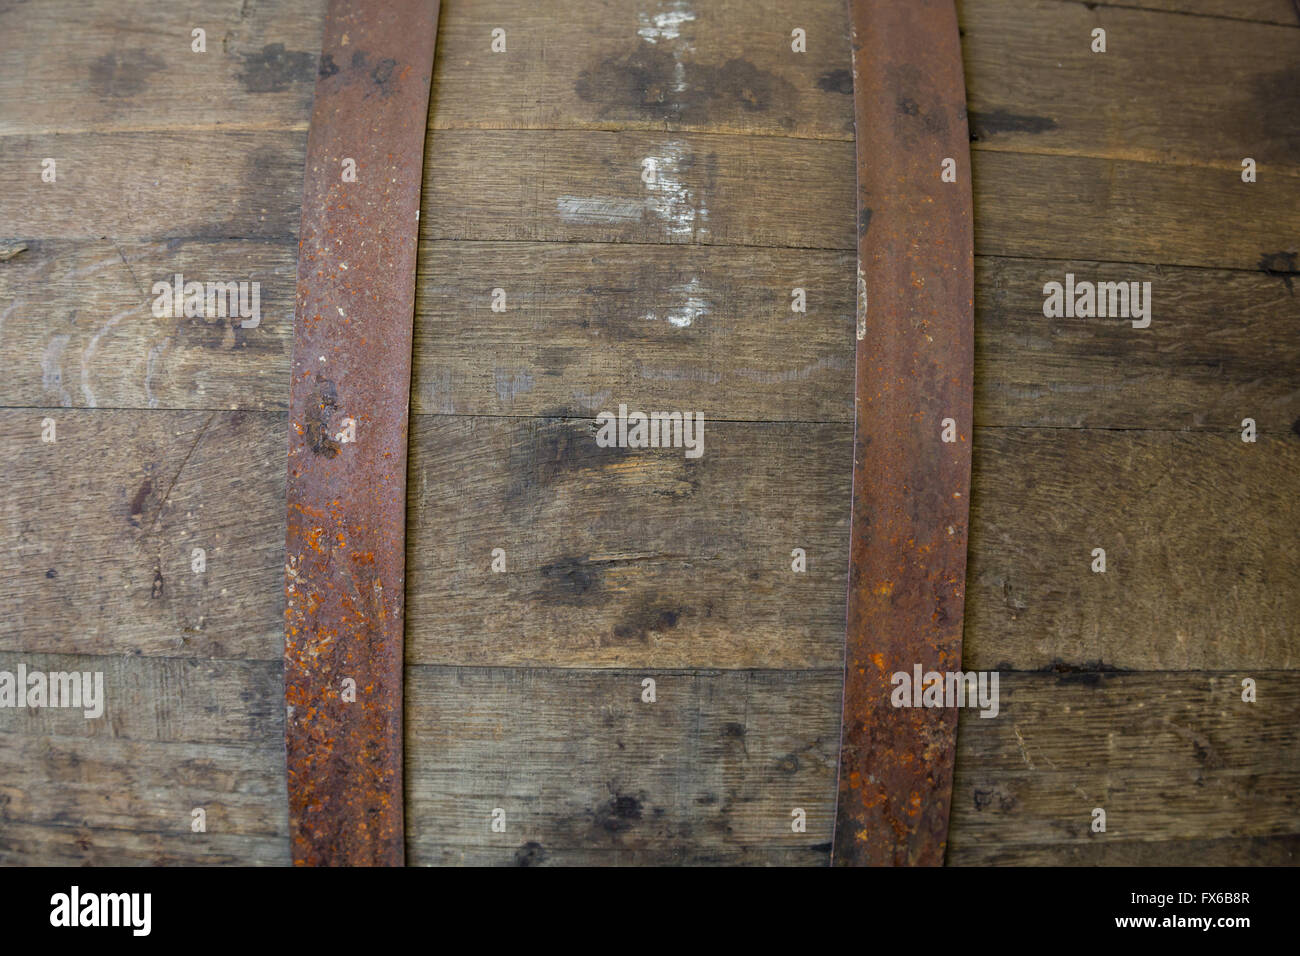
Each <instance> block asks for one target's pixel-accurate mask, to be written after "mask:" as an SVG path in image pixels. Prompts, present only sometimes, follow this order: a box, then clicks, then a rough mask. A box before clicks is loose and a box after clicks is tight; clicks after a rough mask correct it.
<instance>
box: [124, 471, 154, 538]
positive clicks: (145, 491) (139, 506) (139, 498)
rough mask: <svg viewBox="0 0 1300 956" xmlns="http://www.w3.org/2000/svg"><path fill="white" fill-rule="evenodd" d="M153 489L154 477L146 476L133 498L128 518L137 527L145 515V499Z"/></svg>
mask: <svg viewBox="0 0 1300 956" xmlns="http://www.w3.org/2000/svg"><path fill="white" fill-rule="evenodd" d="M152 491H153V479H151V478H146V479H145V480H144V481H143V482H141V484H140V487H139V488H137V489H136V492H135V497H134V498H132V499H131V510H130V513H129V517H128V519H127V520H128V521H130V523H131V524H133V525H135V526H136V527H137V528H138V527H140V519H141V518H142V517H144V503H145V499H146V498H148V497H149V495H150V493H151V492H152Z"/></svg>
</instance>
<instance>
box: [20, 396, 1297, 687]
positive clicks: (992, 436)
mask: <svg viewBox="0 0 1300 956" xmlns="http://www.w3.org/2000/svg"><path fill="white" fill-rule="evenodd" d="M45 417H52V418H53V419H54V421H55V423H56V428H57V432H56V434H57V436H58V440H57V442H56V443H55V444H54V445H49V444H45V443H43V442H41V440H40V435H41V423H42V421H43V420H44V418H45ZM286 427H287V426H286V424H285V419H284V416H283V415H282V414H279V413H251V412H242V411H230V412H200V411H181V412H167V411H161V410H158V411H155V412H154V413H152V414H150V415H147V416H141V415H140V414H139V413H138V412H132V411H129V410H113V409H95V410H89V409H79V410H61V409H50V410H45V411H39V410H32V409H26V410H12V409H11V410H5V411H3V412H0V450H2V451H3V460H5V461H6V462H8V463H9V473H8V480H9V491H10V494H9V495H8V496H7V497H6V499H5V505H4V508H3V512H2V520H3V525H2V530H3V536H2V538H3V552H2V553H3V555H4V562H3V567H4V569H5V573H4V575H3V576H2V577H0V603H2V604H3V605H4V606H6V607H9V608H12V611H11V613H10V614H8V615H5V616H4V618H2V619H0V648H3V649H5V650H9V651H18V650H24V649H26V650H32V651H42V652H59V653H85V654H108V653H130V654H146V655H151V656H158V657H185V658H197V659H235V660H239V659H251V660H274V659H276V658H277V657H278V654H279V646H280V641H281V640H282V639H283V633H282V628H283V623H282V622H283V595H282V591H281V588H280V587H279V584H280V582H281V578H282V576H283V548H282V545H279V544H277V543H276V542H277V540H278V538H279V537H282V536H283V520H284V515H283V506H282V504H280V502H282V501H283V496H284V471H283V467H282V462H281V459H280V449H281V448H282V447H283V444H284V441H285V429H286ZM593 427H594V423H593V422H592V420H590V419H564V418H551V419H537V418H532V417H516V418H499V417H497V418H493V417H475V416H459V415H434V416H420V417H418V418H417V419H416V424H415V426H414V428H413V438H412V445H411V452H410V454H411V473H410V492H409V502H410V503H409V539H410V546H409V549H408V551H409V554H408V561H407V564H408V602H407V603H408V608H407V619H408V624H407V633H408V647H409V652H408V659H409V660H410V661H411V662H412V663H429V664H435V663H436V664H457V665H477V666H493V665H497V666H500V665H517V666H529V665H539V664H544V665H549V666H556V667H563V666H573V667H611V666H633V665H635V666H644V667H710V668H751V667H760V668H775V669H783V668H832V667H834V666H836V664H837V663H838V661H839V660H840V655H841V654H842V639H843V620H842V615H843V607H842V601H841V597H842V595H843V593H844V589H845V586H846V585H845V574H846V571H847V563H848V555H847V525H846V521H847V518H846V516H845V515H844V513H843V508H842V507H841V502H842V501H843V500H844V498H845V496H846V495H847V494H848V491H849V488H848V482H849V475H848V473H847V472H846V471H845V469H844V467H843V463H844V462H845V461H846V460H848V456H849V455H850V454H851V449H850V442H851V438H850V435H851V431H850V428H849V426H847V425H845V424H840V423H830V424H823V425H812V424H807V423H777V422H770V423H769V422H712V421H708V422H706V424H705V433H704V435H705V438H704V440H705V454H704V455H703V456H702V457H700V458H698V459H688V458H686V457H685V455H684V454H683V453H682V451H681V450H679V449H658V450H653V451H650V452H646V453H643V454H631V453H629V452H627V451H625V450H621V449H599V448H597V447H596V446H595V443H594V440H593V439H592V433H593ZM975 447H976V454H975V469H974V484H973V492H972V526H973V527H974V528H976V529H978V543H977V546H976V547H974V548H973V549H972V551H971V555H970V571H969V574H968V595H969V596H968V613H967V630H966V645H967V653H966V661H967V663H969V664H974V665H975V666H978V667H981V668H994V667H998V668H1003V669H1011V670H1032V669H1037V668H1044V667H1068V668H1096V667H1107V668H1118V669H1122V670H1179V669H1192V670H1214V669H1225V668H1240V667H1274V668H1293V667H1295V666H1296V658H1297V654H1300V645H1298V644H1297V640H1298V638H1297V634H1296V632H1295V629H1294V628H1293V627H1292V626H1291V622H1292V621H1294V620H1295V619H1296V617H1297V616H1298V615H1300V606H1297V600H1300V599H1298V598H1297V596H1296V589H1295V588H1293V587H1291V586H1290V584H1291V582H1293V581H1295V580H1296V579H1297V577H1300V546H1298V545H1297V542H1296V539H1295V537H1294V536H1291V535H1286V534H1280V533H1277V532H1276V531H1275V530H1274V529H1275V527H1283V528H1285V527H1290V526H1293V525H1294V524H1295V523H1296V522H1297V520H1300V515H1297V514H1296V508H1297V505H1296V501H1295V495H1294V493H1293V492H1294V476H1295V474H1296V473H1297V471H1300V443H1298V442H1297V441H1296V439H1295V436H1294V435H1290V434H1284V435H1270V434H1268V433H1267V432H1266V433H1265V434H1263V435H1262V437H1261V438H1260V440H1259V441H1258V442H1257V443H1255V444H1246V443H1243V442H1242V441H1241V440H1240V439H1239V437H1237V435H1236V433H1235V432H1233V433H1229V434H1226V435H1219V434H1204V433H1191V432H1186V433H1185V432H1159V431H1144V430H1130V431H1105V430H1093V429H1057V428H1048V429H1010V428H1007V429H1002V428H998V429H985V428H980V429H977V430H976V446H975ZM90 462H93V467H88V464H87V463H90ZM70 501H76V502H78V505H77V507H75V508H73V507H68V506H67V502H70ZM449 503H453V504H449ZM1257 514H1258V515H1266V516H1268V522H1269V523H1268V524H1267V525H1265V524H1262V523H1261V522H1260V521H1259V520H1252V517H1251V516H1253V515H1257ZM1094 547H1102V548H1105V550H1106V557H1107V571H1106V573H1105V574H1096V573H1093V572H1092V570H1091V564H1092V553H1091V552H1092V549H1093V548H1094ZM195 548H202V549H203V550H204V562H205V567H204V570H203V571H202V572H201V573H196V572H195V571H194V570H193V558H194V554H193V552H194V549H195ZM494 548H501V549H503V550H504V551H505V553H506V568H507V570H506V573H504V574H501V573H494V572H492V571H491V569H490V568H491V563H492V551H493V549H494ZM794 548H803V549H804V550H805V551H806V554H807V571H806V572H805V573H794V572H793V571H792V570H791V560H792V557H791V551H792V550H793V549H794ZM792 608H799V612H798V613H797V614H795V613H792V611H791V609H792Z"/></svg>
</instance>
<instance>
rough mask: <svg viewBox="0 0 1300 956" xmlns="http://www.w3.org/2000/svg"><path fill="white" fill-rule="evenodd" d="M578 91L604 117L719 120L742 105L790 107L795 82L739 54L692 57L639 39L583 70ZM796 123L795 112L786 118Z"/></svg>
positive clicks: (757, 108) (777, 109)
mask: <svg viewBox="0 0 1300 956" xmlns="http://www.w3.org/2000/svg"><path fill="white" fill-rule="evenodd" d="M574 91H575V92H576V93H577V94H578V97H579V98H580V99H582V100H585V101H586V102H588V103H594V104H597V105H598V106H599V108H600V114H601V116H602V117H608V116H611V115H627V114H628V113H632V114H634V115H642V116H649V117H652V118H654V119H660V120H662V119H669V120H676V121H681V122H684V121H686V120H687V119H688V118H692V117H696V114H701V115H703V116H708V117H709V118H710V119H712V120H713V121H718V120H720V119H722V118H723V117H724V116H725V115H727V114H730V113H734V112H736V111H739V112H742V113H753V112H767V111H775V112H787V113H788V112H790V111H791V109H792V107H793V105H794V102H795V88H794V86H793V85H791V84H790V82H789V81H788V80H785V79H783V78H781V77H779V76H777V75H775V74H774V73H771V72H770V71H768V70H764V69H760V68H759V67H757V66H755V65H754V64H753V63H751V62H749V61H748V60H744V59H740V58H736V59H731V60H728V61H727V62H726V63H724V64H723V65H722V66H708V65H703V64H698V63H686V62H683V61H682V60H680V59H679V58H677V57H674V56H673V55H672V54H671V53H669V52H668V51H667V50H660V49H656V48H654V47H648V46H646V45H645V44H638V45H637V46H636V47H634V48H633V49H632V50H630V51H628V52H626V53H623V54H620V55H618V56H610V57H605V58H604V59H602V60H601V61H600V62H599V63H596V64H595V65H593V66H591V67H590V68H588V69H585V70H583V71H582V72H581V73H579V74H578V81H577V83H576V84H575V85H574ZM780 122H781V124H782V125H788V126H793V125H794V120H793V118H789V119H782V120H780Z"/></svg>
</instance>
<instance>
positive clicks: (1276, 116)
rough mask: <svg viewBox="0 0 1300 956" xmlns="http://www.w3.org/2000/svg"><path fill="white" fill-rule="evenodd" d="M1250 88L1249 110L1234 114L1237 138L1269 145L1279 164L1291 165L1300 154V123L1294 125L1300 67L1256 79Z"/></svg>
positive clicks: (1299, 102)
mask: <svg viewBox="0 0 1300 956" xmlns="http://www.w3.org/2000/svg"><path fill="white" fill-rule="evenodd" d="M1251 86H1252V87H1253V89H1252V91H1251V97H1250V102H1251V104H1252V108H1250V109H1242V110H1238V111H1236V112H1234V114H1233V117H1234V119H1239V120H1240V121H1241V122H1242V123H1243V127H1244V128H1243V129H1242V130H1241V131H1240V133H1239V134H1238V135H1239V136H1240V137H1241V140H1242V142H1250V141H1252V140H1253V141H1255V142H1257V143H1268V144H1269V145H1270V149H1269V152H1273V151H1274V150H1276V151H1277V153H1278V155H1277V162H1278V163H1279V164H1282V163H1285V164H1288V165H1289V164H1291V163H1293V162H1294V161H1295V155H1296V153H1297V152H1300V123H1296V122H1294V117H1295V116H1296V115H1297V114H1298V113H1300V64H1292V65H1291V66H1288V67H1286V68H1284V69H1281V70H1276V71H1274V72H1272V73H1265V74H1263V75H1261V76H1257V77H1255V79H1254V81H1253V82H1252V84H1251ZM1245 124H1249V125H1245ZM1247 155H1251V156H1254V155H1256V154H1255V153H1247Z"/></svg>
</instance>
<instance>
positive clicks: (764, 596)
mask: <svg viewBox="0 0 1300 956" xmlns="http://www.w3.org/2000/svg"><path fill="white" fill-rule="evenodd" d="M627 400H628V401H629V402H630V407H640V403H639V402H637V401H636V399H635V398H633V397H631V396H628V397H627ZM615 411H617V406H615ZM851 435H852V428H851V426H849V425H847V424H833V425H763V424H754V423H737V422H706V423H705V431H704V449H705V450H704V453H703V455H702V456H701V457H699V458H687V457H686V456H685V454H684V449H682V448H659V449H646V450H644V451H642V450H628V449H622V448H599V447H597V446H596V444H595V427H594V422H593V421H591V420H589V419H576V420H574V419H550V420H539V419H535V418H514V419H511V418H506V419H479V418H461V417H447V416H437V417H424V418H420V419H418V420H417V422H416V424H415V426H414V431H413V435H412V445H411V452H410V455H411V464H410V479H409V487H410V492H409V494H410V502H409V504H408V532H407V542H408V544H407V565H406V567H407V590H406V593H407V611H406V614H407V627H406V646H407V661H408V662H410V663H448V664H452V663H454V664H476V665H520V666H526V665H539V664H545V665H552V666H582V667H612V666H628V665H633V664H635V665H640V666H667V667H674V666H713V667H819V666H820V667H826V666H838V665H839V662H840V660H841V659H842V657H843V641H844V594H845V575H846V573H847V568H848V551H847V548H848V506H847V502H848V499H849V494H850V484H851V475H852V469H851V468H850V467H849V463H850V455H851V440H852V439H851ZM497 548H500V549H502V550H503V551H504V552H505V556H504V561H505V567H506V571H505V573H499V572H493V571H492V570H491V566H492V563H493V557H494V555H493V551H494V549H497ZM796 548H802V549H803V550H804V551H805V552H806V562H807V570H806V571H805V572H796V571H794V570H792V564H793V561H794V557H793V555H792V552H793V551H794V549H796Z"/></svg>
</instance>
